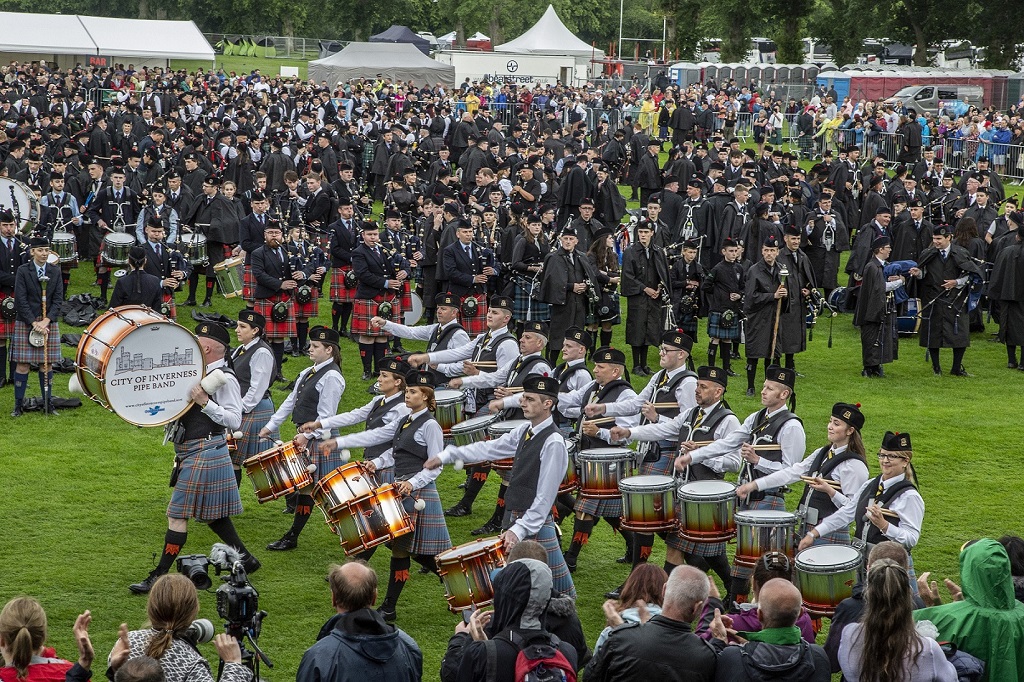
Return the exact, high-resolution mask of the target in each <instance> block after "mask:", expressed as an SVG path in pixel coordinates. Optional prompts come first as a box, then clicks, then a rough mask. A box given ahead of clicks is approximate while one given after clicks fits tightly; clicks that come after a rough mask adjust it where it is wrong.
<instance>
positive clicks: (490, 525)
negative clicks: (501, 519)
mask: <svg viewBox="0 0 1024 682" xmlns="http://www.w3.org/2000/svg"><path fill="white" fill-rule="evenodd" d="M500 531H501V524H498V523H495V522H494V521H488V522H487V523H485V524H484V525H482V526H480V527H479V528H474V529H473V530H471V531H469V534H470V535H474V536H475V535H493V534H494V533H498V532H500Z"/></svg>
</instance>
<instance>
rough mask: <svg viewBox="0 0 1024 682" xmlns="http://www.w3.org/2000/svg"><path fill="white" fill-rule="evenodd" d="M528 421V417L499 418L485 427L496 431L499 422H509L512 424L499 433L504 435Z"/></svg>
mask: <svg viewBox="0 0 1024 682" xmlns="http://www.w3.org/2000/svg"><path fill="white" fill-rule="evenodd" d="M493 416H497V414H495V415H493ZM462 423H465V422H462ZM529 423H530V420H529V419H501V420H497V421H495V422H494V423H493V424H490V425H489V426H488V427H487V428H488V429H489V430H494V431H498V430H499V429H498V428H497V427H498V426H499V425H501V424H511V425H512V427H511V428H509V429H508V430H506V431H501V434H500V435H505V434H506V433H512V432H513V431H515V430H516V429H517V428H519V427H520V426H522V425H523V424H529ZM453 428H454V427H453Z"/></svg>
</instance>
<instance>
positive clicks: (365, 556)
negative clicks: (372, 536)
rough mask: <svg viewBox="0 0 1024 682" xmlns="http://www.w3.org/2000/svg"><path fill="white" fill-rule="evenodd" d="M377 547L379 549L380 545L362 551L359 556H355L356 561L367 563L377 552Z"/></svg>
mask: <svg viewBox="0 0 1024 682" xmlns="http://www.w3.org/2000/svg"><path fill="white" fill-rule="evenodd" d="M378 547H380V545H374V546H373V547H371V548H370V549H364V550H363V551H362V552H360V553H359V554H356V559H359V560H360V561H369V560H370V559H372V558H373V555H374V553H375V552H376V551H377V548H378Z"/></svg>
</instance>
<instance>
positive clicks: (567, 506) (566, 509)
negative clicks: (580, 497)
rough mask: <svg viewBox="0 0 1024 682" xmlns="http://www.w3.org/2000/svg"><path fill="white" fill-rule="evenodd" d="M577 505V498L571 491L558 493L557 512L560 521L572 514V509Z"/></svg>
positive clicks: (556, 499) (556, 500)
mask: <svg viewBox="0 0 1024 682" xmlns="http://www.w3.org/2000/svg"><path fill="white" fill-rule="evenodd" d="M575 506H576V498H575V497H573V496H572V494H571V493H558V497H556V498H555V512H556V513H557V515H558V519H557V520H558V521H561V520H562V519H565V518H568V517H569V516H571V515H572V509H573V507H575Z"/></svg>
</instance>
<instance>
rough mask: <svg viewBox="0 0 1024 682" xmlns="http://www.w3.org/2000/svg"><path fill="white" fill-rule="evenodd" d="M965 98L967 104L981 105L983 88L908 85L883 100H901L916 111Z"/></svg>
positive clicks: (887, 101) (983, 94) (936, 107)
mask: <svg viewBox="0 0 1024 682" xmlns="http://www.w3.org/2000/svg"><path fill="white" fill-rule="evenodd" d="M965 97H966V98H967V104H969V105H973V106H976V107H979V108H980V107H981V106H982V100H983V99H984V97H985V90H984V89H983V88H982V87H981V86H980V85H952V84H949V85H946V84H937V85H908V86H907V87H905V88H902V89H901V90H900V91H899V92H897V93H896V94H895V95H893V96H892V97H889V98H887V99H886V100H885V103H886V104H896V102H898V101H899V102H903V106H906V107H913V108H915V109H917V110H918V111H921V112H925V111H930V112H936V111H938V110H939V103H940V102H941V103H942V106H943V107H945V106H947V105H948V104H950V103H952V102H953V101H956V100H963V99H964V98H965Z"/></svg>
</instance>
